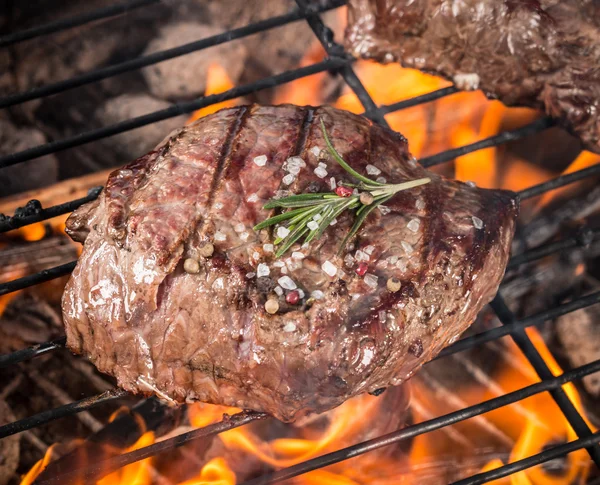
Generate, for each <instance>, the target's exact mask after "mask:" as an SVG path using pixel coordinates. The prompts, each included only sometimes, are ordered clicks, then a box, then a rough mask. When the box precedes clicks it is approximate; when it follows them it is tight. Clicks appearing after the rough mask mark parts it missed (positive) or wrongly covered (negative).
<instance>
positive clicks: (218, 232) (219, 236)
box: [215, 231, 227, 241]
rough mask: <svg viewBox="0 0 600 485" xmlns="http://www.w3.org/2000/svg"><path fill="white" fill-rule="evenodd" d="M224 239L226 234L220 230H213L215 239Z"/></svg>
mask: <svg viewBox="0 0 600 485" xmlns="http://www.w3.org/2000/svg"><path fill="white" fill-rule="evenodd" d="M225 239H227V236H226V235H225V234H224V233H222V232H221V231H217V232H215V241H225Z"/></svg>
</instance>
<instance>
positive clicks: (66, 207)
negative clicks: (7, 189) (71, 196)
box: [0, 187, 102, 233]
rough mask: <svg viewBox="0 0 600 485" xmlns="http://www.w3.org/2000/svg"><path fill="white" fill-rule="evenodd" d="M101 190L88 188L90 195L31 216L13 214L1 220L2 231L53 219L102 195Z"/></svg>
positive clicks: (0, 227) (99, 188)
mask: <svg viewBox="0 0 600 485" xmlns="http://www.w3.org/2000/svg"><path fill="white" fill-rule="evenodd" d="M100 192H102V187H93V188H91V189H90V190H88V195H86V196H85V197H81V198H80V199H75V200H71V201H69V202H65V203H64V204H58V205H54V206H52V207H48V208H47V209H42V210H41V211H39V212H38V213H36V214H33V215H30V216H25V217H19V216H13V217H9V218H7V219H3V220H0V233H3V232H8V231H12V230H13V229H18V228H19V227H23V226H28V225H29V224H34V223H36V222H42V221H46V220H48V219H52V218H53V217H56V216H61V215H63V214H67V213H69V212H73V211H74V210H75V209H77V208H78V207H80V206H82V205H83V204H86V203H88V202H91V201H92V200H94V199H96V198H97V197H98V195H100Z"/></svg>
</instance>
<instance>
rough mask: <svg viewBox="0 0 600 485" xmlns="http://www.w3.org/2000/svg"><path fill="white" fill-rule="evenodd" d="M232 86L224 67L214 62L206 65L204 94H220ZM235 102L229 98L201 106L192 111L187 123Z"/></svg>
mask: <svg viewBox="0 0 600 485" xmlns="http://www.w3.org/2000/svg"><path fill="white" fill-rule="evenodd" d="M233 87H234V84H233V81H232V80H231V78H230V77H229V75H228V74H227V71H226V70H225V68H223V67H222V66H221V65H220V64H216V63H213V64H211V65H210V66H209V67H208V72H207V75H206V92H205V93H204V95H205V96H210V95H211V94H221V93H224V92H225V91H228V90H230V89H232V88H233ZM236 103H237V101H236V100H235V99H229V100H227V101H222V102H220V103H216V104H213V105H211V106H207V107H206V108H201V109H199V110H196V111H194V113H193V114H192V116H191V117H190V119H189V120H188V121H187V122H188V124H189V123H192V122H194V121H196V120H198V119H200V118H203V117H204V116H207V115H210V114H212V113H216V112H217V111H219V110H220V109H223V108H229V107H231V106H235V105H236Z"/></svg>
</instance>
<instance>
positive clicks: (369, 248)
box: [363, 244, 375, 256]
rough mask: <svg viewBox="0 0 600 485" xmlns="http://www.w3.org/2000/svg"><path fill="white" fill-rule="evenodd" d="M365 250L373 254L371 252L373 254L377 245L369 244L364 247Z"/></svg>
mask: <svg viewBox="0 0 600 485" xmlns="http://www.w3.org/2000/svg"><path fill="white" fill-rule="evenodd" d="M363 251H364V252H365V253H367V254H368V255H369V256H371V254H373V251H375V246H372V245H370V244H369V245H368V246H365V247H364V248H363Z"/></svg>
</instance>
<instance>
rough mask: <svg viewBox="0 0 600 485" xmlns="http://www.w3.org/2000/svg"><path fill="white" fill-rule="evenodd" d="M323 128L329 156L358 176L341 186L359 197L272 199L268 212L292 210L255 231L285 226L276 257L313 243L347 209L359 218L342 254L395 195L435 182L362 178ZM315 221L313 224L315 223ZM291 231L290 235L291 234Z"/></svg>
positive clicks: (328, 194) (330, 194)
mask: <svg viewBox="0 0 600 485" xmlns="http://www.w3.org/2000/svg"><path fill="white" fill-rule="evenodd" d="M321 129H322V131H323V138H324V139H325V144H326V145H327V149H328V150H329V153H330V154H331V156H332V157H333V158H334V160H335V161H336V162H337V163H339V164H340V165H341V166H342V168H343V169H344V170H346V172H348V173H349V174H350V175H351V176H352V177H354V178H355V179H356V180H357V181H358V183H356V184H348V183H344V184H340V185H341V186H345V187H351V188H356V189H358V194H356V193H351V194H349V195H346V196H341V195H338V194H337V193H335V192H325V193H318V194H299V195H290V196H289V197H283V198H281V199H272V200H270V201H269V202H267V203H266V204H265V205H264V208H265V209H275V208H278V207H280V208H282V209H291V210H288V211H287V212H283V213H281V214H278V215H276V216H273V217H270V218H269V219H267V220H265V221H263V222H261V223H260V224H257V225H256V226H254V230H255V231H258V230H260V229H264V228H265V227H269V226H273V225H275V224H281V223H285V224H281V226H282V227H285V228H286V229H285V230H284V231H283V232H285V233H286V234H285V235H284V236H283V237H277V238H276V239H275V241H274V243H275V244H276V245H279V244H281V246H280V247H279V248H278V250H277V253H276V254H275V257H277V258H279V257H280V256H282V255H284V254H285V252H286V251H287V250H288V249H289V248H290V247H291V246H292V245H293V244H294V243H295V242H297V241H299V240H300V239H302V238H304V242H305V243H310V242H311V241H312V240H313V239H318V238H320V237H321V236H322V235H323V233H324V232H325V229H327V228H328V227H329V225H330V224H331V223H332V222H333V221H334V220H335V219H336V218H337V217H338V216H339V215H340V214H342V213H343V212H345V211H347V210H354V209H358V210H357V211H356V219H355V221H354V224H353V225H352V228H351V229H350V231H349V232H348V234H347V235H346V237H345V238H344V240H343V241H342V244H341V245H340V249H339V251H338V254H340V253H341V252H342V251H343V250H344V248H345V247H346V244H347V243H348V241H349V240H350V239H351V238H352V237H354V235H355V234H356V233H357V232H358V230H359V229H360V226H361V225H362V224H363V222H364V221H365V219H366V218H367V216H368V215H369V214H370V213H371V212H372V211H373V210H375V208H376V207H378V206H380V205H381V204H383V203H385V202H387V201H388V200H390V199H391V198H392V197H393V196H394V195H396V194H397V193H398V192H401V191H403V190H407V189H412V188H413V187H418V186H419V185H424V184H427V183H429V182H430V181H431V179H429V178H422V179H418V180H411V181H408V182H403V183H400V184H384V183H381V182H376V181H375V180H371V179H369V178H368V177H365V176H364V175H361V174H360V173H358V172H357V171H356V170H354V169H353V168H352V167H351V166H350V165H348V163H347V162H346V161H345V160H344V159H343V158H342V157H341V155H340V154H339V153H338V152H337V151H336V149H335V148H334V147H333V145H332V144H331V141H330V140H329V136H328V135H327V131H326V130H325V124H324V123H323V120H321ZM311 222H312V224H311ZM288 231H289V232H288Z"/></svg>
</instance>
